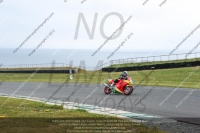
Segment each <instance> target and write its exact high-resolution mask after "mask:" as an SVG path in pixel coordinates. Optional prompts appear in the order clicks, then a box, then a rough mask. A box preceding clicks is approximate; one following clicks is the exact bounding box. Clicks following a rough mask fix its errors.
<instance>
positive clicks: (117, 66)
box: [105, 58, 200, 68]
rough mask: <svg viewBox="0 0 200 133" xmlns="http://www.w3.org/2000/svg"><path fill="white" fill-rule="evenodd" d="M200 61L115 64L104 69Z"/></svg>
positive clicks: (198, 59) (194, 59)
mask: <svg viewBox="0 0 200 133" xmlns="http://www.w3.org/2000/svg"><path fill="white" fill-rule="evenodd" d="M193 61H200V58H192V59H182V60H171V61H152V62H139V63H124V64H115V65H111V66H108V67H105V68H120V67H131V66H147V65H157V64H166V63H183V62H193Z"/></svg>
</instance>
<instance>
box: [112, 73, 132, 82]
mask: <svg viewBox="0 0 200 133" xmlns="http://www.w3.org/2000/svg"><path fill="white" fill-rule="evenodd" d="M119 79H123V80H129V81H130V80H131V78H130V77H129V76H128V72H127V71H124V72H123V73H122V74H121V75H120V76H119V78H118V79H115V80H114V83H117V82H118V81H119Z"/></svg>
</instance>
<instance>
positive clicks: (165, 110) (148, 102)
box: [0, 82, 200, 124]
mask: <svg viewBox="0 0 200 133" xmlns="http://www.w3.org/2000/svg"><path fill="white" fill-rule="evenodd" d="M38 86H39V87H38ZM40 86H41V87H40ZM103 88H104V86H103V85H99V87H98V88H97V85H96V84H90V85H89V86H88V87H85V85H82V86H79V87H78V85H77V86H75V84H72V83H71V84H68V86H67V85H65V86H63V85H62V83H51V85H48V83H42V84H41V83H19V82H4V83H3V84H2V85H1V86H0V93H3V94H8V95H21V96H30V97H39V98H46V99H49V98H50V99H54V100H63V99H66V98H69V99H70V102H76V103H84V104H89V105H96V106H97V105H99V106H100V107H108V108H115V109H118V110H126V111H129V112H134V113H142V114H148V115H156V116H164V117H167V118H173V119H181V120H183V121H186V122H191V123H196V124H200V121H199V118H200V97H199V96H200V90H198V89H189V88H188V89H185V88H184V89H183V88H179V89H177V90H176V91H175V90H174V88H170V87H152V86H139V87H136V89H135V90H134V91H133V93H132V94H131V95H129V96H127V97H126V96H125V95H122V94H111V95H105V94H104V92H103ZM173 90H174V91H173ZM54 94H55V95H54ZM122 99H124V100H123V101H122ZM67 101H69V100H67ZM120 101H122V102H121V103H120ZM119 103H120V104H119ZM195 118H198V119H195Z"/></svg>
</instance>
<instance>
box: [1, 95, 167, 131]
mask: <svg viewBox="0 0 200 133" xmlns="http://www.w3.org/2000/svg"><path fill="white" fill-rule="evenodd" d="M5 101H7V102H6V103H5ZM3 103H5V104H3ZM22 103H23V104H22ZM0 105H3V106H0V132H1V133H26V132H27V133H43V132H45V133H64V132H66V131H67V130H68V129H71V128H72V129H73V127H69V126H66V125H60V124H65V123H64V122H63V123H62V122H60V123H59V122H55V120H57V121H58V120H72V118H73V120H87V119H93V120H94V119H98V120H120V119H119V118H116V117H111V116H107V115H99V114H91V113H88V112H87V111H86V110H82V109H76V110H67V109H63V107H62V106H59V105H47V104H44V103H42V102H34V101H29V100H25V99H15V98H10V99H9V100H8V97H0ZM19 105H20V106H19ZM2 116H5V118H3V117H2ZM128 129H132V130H133V131H134V132H136V133H164V132H160V131H158V130H157V129H156V128H152V129H150V128H147V127H146V126H143V125H136V123H134V125H132V126H129V127H128Z"/></svg>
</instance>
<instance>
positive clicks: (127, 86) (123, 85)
mask: <svg viewBox="0 0 200 133" xmlns="http://www.w3.org/2000/svg"><path fill="white" fill-rule="evenodd" d="M104 85H105V88H104V92H105V94H111V93H120V94H124V95H130V94H131V93H132V92H133V82H132V80H130V81H129V80H124V79H119V80H118V82H117V83H116V84H115V83H114V80H113V79H108V84H106V83H104Z"/></svg>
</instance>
